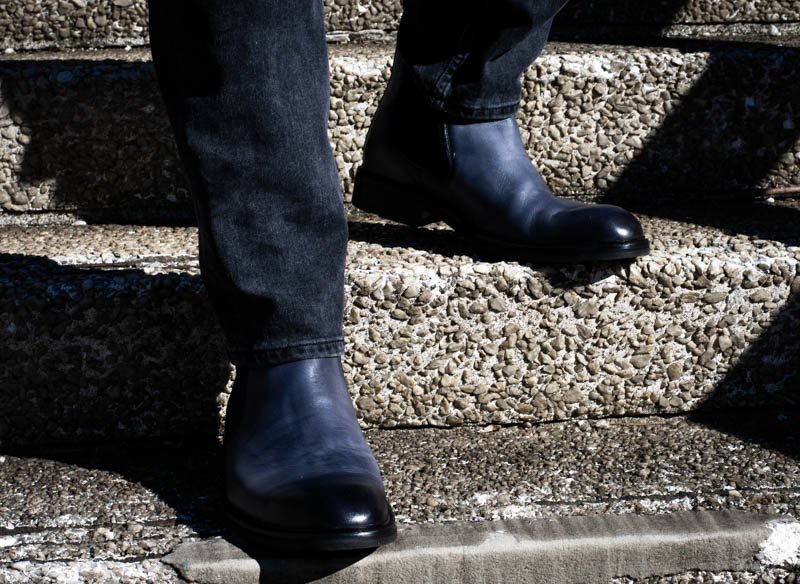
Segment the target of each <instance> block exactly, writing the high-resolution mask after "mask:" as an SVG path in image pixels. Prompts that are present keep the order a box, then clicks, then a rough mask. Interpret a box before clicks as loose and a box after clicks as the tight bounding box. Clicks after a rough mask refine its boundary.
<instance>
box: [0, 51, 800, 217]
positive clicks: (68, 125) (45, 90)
mask: <svg viewBox="0 0 800 584" xmlns="http://www.w3.org/2000/svg"><path fill="white" fill-rule="evenodd" d="M68 57H69V55H66V54H63V53H62V54H60V56H59V58H58V59H55V60H51V59H50V57H42V56H38V57H36V58H35V59H32V60H31V59H29V58H27V57H25V58H23V57H21V56H19V55H17V56H13V55H12V56H10V57H8V58H6V59H5V60H3V61H0V80H2V86H3V91H2V97H0V208H2V209H4V210H6V211H14V212H30V211H51V212H52V211H74V212H76V213H78V214H79V215H81V216H83V217H84V218H86V219H90V220H96V221H100V220H111V221H112V222H125V221H137V222H138V221H142V220H150V221H152V220H160V221H165V220H166V221H172V220H175V219H176V218H183V219H184V220H190V219H191V214H192V213H191V208H190V204H189V193H188V190H187V186H186V182H185V179H184V176H183V170H182V168H181V165H180V164H179V162H178V159H177V158H176V152H175V146H174V140H173V137H172V133H171V130H170V128H169V124H168V123H167V119H166V115H165V113H164V111H163V105H162V102H161V97H160V95H158V92H157V87H156V85H155V78H154V72H153V69H152V65H151V64H150V63H149V62H147V60H148V58H149V55H148V53H147V51H145V50H139V51H131V52H129V53H125V52H115V51H103V52H99V53H97V54H93V53H90V52H79V53H75V54H74V55H73V58H74V59H76V60H74V61H71V60H69V59H68ZM798 59H800V48H787V47H777V46H774V47H770V46H764V47H760V48H756V47H753V46H733V47H729V46H727V45H708V46H705V48H703V47H699V46H692V47H690V46H685V47H682V48H632V47H614V46H596V45H594V46H580V47H577V46H571V45H561V44H555V45H552V46H551V47H550V49H549V50H548V51H547V52H546V53H545V55H544V56H543V57H542V58H541V59H540V60H539V61H537V63H536V64H535V65H533V66H532V67H531V68H530V69H529V70H528V72H527V73H526V74H525V79H524V84H523V85H524V93H523V107H522V108H521V111H520V114H519V120H520V123H521V126H522V128H523V138H524V141H525V143H526V144H527V147H528V150H529V151H530V152H531V156H532V158H533V159H534V160H535V162H536V164H537V166H538V167H539V168H540V170H541V171H542V174H543V175H544V177H545V179H546V180H547V181H548V183H549V184H550V186H551V187H552V188H553V189H554V190H556V191H557V192H558V193H560V194H565V195H571V196H576V197H584V198H596V197H599V196H611V197H614V198H617V199H624V200H631V201H634V202H635V203H636V204H649V203H650V202H652V201H653V200H666V199H671V200H673V201H674V200H676V199H678V200H694V199H700V198H706V197H709V196H715V197H717V198H722V199H730V198H737V197H743V196H749V195H751V194H752V192H753V191H754V190H756V191H758V190H761V189H764V188H768V187H788V186H796V185H800V164H798V161H800V113H798V111H797V108H796V103H795V102H796V99H795V96H796V95H797V94H798V91H800V71H798V70H797V68H796V67H794V66H793V63H794V62H796V61H797V60H798ZM390 63H391V48H390V47H389V46H387V45H384V44H375V45H350V46H348V45H346V46H339V47H333V48H332V50H331V88H332V100H331V112H330V121H329V133H330V138H331V142H332V145H333V148H334V151H335V158H336V162H337V165H338V168H339V171H340V175H341V177H342V181H343V185H344V196H345V200H348V199H349V197H350V193H351V191H352V185H353V177H354V175H355V171H356V169H357V167H358V165H359V164H360V161H361V148H362V147H363V142H364V138H365V135H366V132H367V129H368V127H369V122H370V119H371V116H372V115H373V113H374V111H375V108H376V107H377V102H378V99H379V96H380V94H381V92H382V91H383V88H384V86H385V83H386V79H388V75H389V72H390ZM44 104H46V106H45V105H44Z"/></svg>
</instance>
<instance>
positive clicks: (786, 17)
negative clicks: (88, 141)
mask: <svg viewBox="0 0 800 584" xmlns="http://www.w3.org/2000/svg"><path fill="white" fill-rule="evenodd" d="M325 10H326V23H327V28H328V30H329V31H330V32H331V33H333V35H332V36H334V37H335V38H341V37H342V33H345V34H346V33H348V32H356V33H364V32H378V33H381V32H384V31H394V30H396V29H397V26H398V23H399V19H400V14H401V11H402V10H401V2H400V0H379V1H374V0H371V1H364V0H325ZM798 23H800V8H799V7H798V5H797V3H796V2H794V1H793V0H756V1H746V0H725V1H722V2H719V1H713V2H712V1H709V0H659V1H657V2H648V3H647V4H645V5H642V3H641V2H636V1H635V0H613V1H607V2H595V0H572V2H571V3H570V4H568V5H567V7H566V8H565V9H564V11H563V12H562V13H561V15H560V16H559V18H558V20H557V22H556V33H557V34H558V33H559V32H560V31H568V32H575V31H576V30H580V34H581V36H584V37H590V38H591V37H593V36H596V35H597V34H598V33H603V32H613V34H615V35H616V36H617V37H618V38H619V37H620V36H626V37H631V36H634V37H635V36H642V35H643V34H646V35H650V36H658V35H664V34H666V35H681V36H708V35H717V34H719V35H723V36H729V35H734V36H736V35H741V34H745V35H749V34H752V32H753V30H754V29H756V30H759V31H763V32H764V33H766V34H767V35H770V34H771V35H773V36H774V35H780V34H781V33H785V32H787V31H790V30H797V25H798ZM720 25H722V26H720ZM147 42H148V40H147V4H146V0H114V1H113V2H105V1H101V0H73V1H72V2H60V1H57V0H44V1H39V2H31V1H30V0H5V1H4V3H3V5H2V6H0V49H7V48H13V49H16V50H20V49H43V48H47V49H53V48H68V47H83V48H90V47H95V48H99V47H124V46H126V45H129V46H143V45H145V44H147Z"/></svg>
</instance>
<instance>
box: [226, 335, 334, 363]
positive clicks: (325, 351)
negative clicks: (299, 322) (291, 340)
mask: <svg viewBox="0 0 800 584" xmlns="http://www.w3.org/2000/svg"><path fill="white" fill-rule="evenodd" d="M343 353H344V339H342V338H338V339H322V340H318V341H309V342H306V343H298V344H296V345H289V346H286V347H271V348H266V349H248V350H241V349H228V359H229V360H230V362H231V363H233V364H234V365H236V366H237V367H238V366H241V365H246V366H251V367H252V366H255V367H268V366H270V365H280V364H281V363H288V362H290V361H300V360H301V359H318V358H321V357H338V356H340V355H342V354H343Z"/></svg>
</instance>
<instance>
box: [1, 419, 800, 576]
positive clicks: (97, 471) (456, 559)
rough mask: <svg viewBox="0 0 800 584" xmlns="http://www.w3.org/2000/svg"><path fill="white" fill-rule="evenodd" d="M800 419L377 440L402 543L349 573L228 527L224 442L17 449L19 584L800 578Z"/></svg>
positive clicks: (10, 568)
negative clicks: (249, 541) (262, 545)
mask: <svg viewBox="0 0 800 584" xmlns="http://www.w3.org/2000/svg"><path fill="white" fill-rule="evenodd" d="M798 423H800V418H798V412H797V411H795V412H783V413H778V414H775V413H769V412H765V411H760V410H757V409H756V410H751V411H748V412H742V413H740V414H731V413H727V414H724V415H707V416H697V415H695V416H692V417H683V416H678V417H672V418H662V417H657V416H656V417H644V418H619V419H614V420H606V421H574V420H571V421H565V422H558V423H552V424H544V425H541V426H536V427H532V428H523V427H513V428H497V429H493V430H491V431H485V429H477V428H461V429H455V430H450V431H442V430H434V429H419V430H394V431H385V430H384V431H368V432H367V437H368V439H369V440H370V442H371V444H372V447H373V450H374V451H375V453H376V457H377V459H378V462H379V464H380V466H381V470H382V472H383V476H384V480H385V483H386V486H387V491H388V493H389V497H390V500H391V501H392V505H393V507H394V510H395V513H396V515H397V518H398V522H399V525H400V537H399V541H398V543H397V544H396V545H392V546H387V547H385V548H382V549H381V550H380V552H378V553H377V554H372V555H369V556H368V557H366V558H363V559H362V556H360V555H359V556H339V557H337V558H333V559H334V560H336V559H338V560H339V563H338V564H337V565H332V564H330V563H329V562H330V561H331V558H328V559H327V560H326V559H325V558H319V557H315V558H304V557H300V558H294V559H291V558H282V557H277V556H275V555H274V554H272V555H270V554H269V553H268V552H265V551H263V550H258V549H254V548H253V546H247V545H243V543H242V541H241V540H239V539H237V538H236V536H235V534H233V533H231V532H230V531H229V530H228V528H227V524H226V522H225V520H224V516H223V513H222V502H223V495H222V491H221V487H222V481H221V480H220V476H221V475H220V463H221V460H220V447H219V445H218V443H217V442H216V441H210V442H208V443H205V442H202V441H197V440H189V441H187V442H185V443H184V442H161V441H149V442H132V443H127V444H110V443H102V444H98V445H96V446H83V447H70V448H44V449H36V450H27V451H8V450H4V451H3V454H2V457H1V458H0V485H1V486H2V489H3V493H4V497H3V505H2V506H0V525H2V535H0V543H1V544H2V546H0V579H1V580H3V581H4V582H11V583H16V582H29V581H36V582H51V581H69V582H73V581H77V582H83V581H91V580H90V578H92V577H94V578H95V580H94V581H103V580H102V578H103V577H106V578H108V579H109V580H110V579H111V578H113V576H114V575H115V574H116V575H117V577H120V578H122V581H130V582H140V581H141V582H144V581H150V582H176V581H182V580H179V579H178V575H177V574H178V573H179V574H180V575H181V576H183V577H185V578H186V579H189V580H190V581H194V582H251V581H252V582H258V581H259V580H258V577H259V576H260V577H262V578H265V577H266V576H269V581H270V582H273V581H274V582H284V581H286V582H289V581H291V582H299V581H304V582H305V581H311V580H314V581H316V578H319V577H320V576H321V572H322V573H324V574H330V578H331V579H330V580H323V581H325V582H340V581H342V582H379V581H380V582H387V581H401V578H400V577H399V576H400V575H404V576H405V578H404V579H402V581H403V582H423V581H424V582H432V581H436V582H439V581H441V582H448V583H449V582H464V583H469V582H476V581H480V582H488V581H491V582H499V581H503V582H537V583H543V582H547V583H555V582H603V583H606V582H608V583H611V582H613V583H614V584H623V583H624V584H632V583H633V582H637V583H638V582H642V583H644V582H649V583H652V584H655V583H656V582H658V583H660V584H667V583H669V584H678V583H686V582H709V583H710V582H717V583H720V582H721V583H734V582H735V583H741V584H744V583H748V584H753V583H755V582H782V583H786V584H789V583H795V582H796V579H795V576H796V575H797V574H798V570H800V524H798V522H797V519H798V518H800V443H798V434H797V432H796V428H797V424H798ZM554 540H556V541H557V543H558V545H554V544H553V542H554ZM444 542H447V543H446V545H445V544H444ZM547 542H550V544H549V545H548V544H547ZM400 555H402V556H403V557H404V559H405V562H404V563H403V564H402V565H399V564H398V560H399V559H400V558H399V557H398V556H400ZM165 556H166V557H165ZM162 558H163V560H164V563H162V562H161V561H160V560H161V559H162ZM533 558H535V559H536V562H532V559H533ZM382 565H383V566H385V567H384V570H388V575H387V573H386V572H384V573H383V576H382V577H376V576H375V575H374V572H372V570H376V569H380V566H382ZM169 566H174V567H175V568H176V569H177V573H176V572H175V571H173V569H172V568H171V567H169ZM469 566H472V568H469ZM459 569H460V570H461V572H459V574H460V575H459V576H458V577H454V576H453V572H452V571H453V570H459ZM415 570H417V571H419V570H424V571H425V572H426V574H427V577H420V575H419V572H415ZM498 570H501V572H500V573H501V574H502V573H506V574H507V577H504V578H501V577H498V576H497V574H498ZM565 570H566V572H565ZM503 571H504V572H503ZM487 573H488V574H494V576H493V577H491V578H487V577H486V576H485V575H486V574H487ZM370 574H372V577H369V575H370ZM431 574H434V575H435V576H433V577H431ZM481 574H483V575H484V577H483V579H482V580H481V579H480V578H479V577H478V576H480V575H481ZM567 574H568V575H569V577H566V578H565V577H564V576H565V575H567ZM678 575H680V577H679V576H678ZM348 576H349V578H347V577H348ZM359 576H361V577H359ZM390 576H394V577H390ZM436 576H438V577H436ZM37 577H38V578H40V579H36V578H37ZM59 577H61V578H62V580H57V578H59ZM148 577H149V578H150V580H146V578H148ZM761 577H763V578H774V580H767V579H765V580H759V578H761ZM25 578H28V579H27V580H26V579H25ZM126 578H127V579H126ZM137 578H138V579H137ZM292 578H294V579H292ZM303 578H304V579H303ZM681 578H683V579H681ZM262 581H263V579H262Z"/></svg>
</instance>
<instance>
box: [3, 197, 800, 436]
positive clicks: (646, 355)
mask: <svg viewBox="0 0 800 584" xmlns="http://www.w3.org/2000/svg"><path fill="white" fill-rule="evenodd" d="M672 211H673V210H672V209H670V212H672ZM799 214H800V207H799V206H798V205H797V204H794V205H783V206H781V205H772V206H770V205H763V206H752V207H747V208H743V209H739V210H737V209H736V208H729V209H727V210H726V214H725V216H724V217H719V215H718V213H717V212H716V210H712V211H711V212H709V213H707V214H702V213H700V212H697V213H696V214H695V215H694V216H693V217H690V218H688V219H686V220H684V221H682V222H678V221H674V220H668V219H662V218H657V217H645V218H644V224H645V228H646V231H647V233H648V234H649V237H651V239H652V241H653V253H652V255H651V256H649V257H647V258H642V259H639V260H638V261H636V262H634V263H633V264H631V265H605V264H604V265H587V266H560V267H559V266H532V265H527V264H520V263H517V262H513V261H503V260H502V256H501V255H500V254H498V253H497V252H495V251H492V250H488V249H481V248H478V247H475V246H474V245H473V244H471V243H470V242H469V241H468V239H466V238H464V237H461V236H457V235H456V234H454V233H453V232H452V231H451V230H449V229H447V228H445V227H444V226H438V225H434V226H432V227H431V228H429V229H419V230H412V229H408V228H405V227H401V226H398V225H392V224H383V223H381V222H378V221H370V220H365V219H364V218H360V217H358V216H354V218H353V221H352V222H351V224H350V234H351V241H350V244H349V259H348V264H347V273H346V309H345V334H346V342H347V346H346V354H345V358H344V359H345V369H346V373H347V378H348V381H349V383H350V386H351V388H352V392H353V397H354V399H355V403H356V406H357V409H358V412H359V416H360V418H361V420H362V421H363V423H364V424H365V425H366V426H381V427H396V426H401V427H404V426H427V425H434V426H458V425H462V424H508V423H525V422H542V421H548V420H559V419H567V418H571V417H589V418H606V417H611V416H620V415H641V414H650V413H662V414H667V413H678V412H686V411H691V410H698V409H716V408H730V407H753V406H766V405H772V406H776V407H784V406H785V407H788V406H794V405H796V404H797V403H798V400H799V399H800V395H798V394H799V390H800V377H798V375H799V374H798V371H799V370H800V354H798V352H797V347H798V345H800V337H798V334H799V331H800V327H798V320H799V319H800V247H798V245H800V240H799V239H798V237H799V235H798V230H797V225H798V217H799V216H800V215H799ZM709 225H715V226H713V227H712V226H709ZM195 239H196V231H195V229H193V228H165V227H131V226H38V227H22V228H20V227H6V228H3V229H0V339H2V343H0V346H2V347H3V351H2V359H1V360H0V441H2V443H4V444H12V443H13V444H25V443H35V442H48V441H53V440H67V441H76V440H77V441H82V440H83V441H85V440H92V439H96V438H99V437H106V438H109V437H117V438H121V437H131V436H158V435H185V434H209V435H212V434H214V432H215V431H216V429H217V423H218V412H219V410H220V409H221V408H222V407H223V406H224V403H225V400H226V397H227V393H226V387H228V386H229V378H230V374H231V372H230V371H229V368H228V365H227V362H226V360H225V357H224V353H223V346H222V339H221V336H220V333H219V330H218V328H217V325H216V322H215V320H214V318H213V316H212V314H211V312H210V308H209V305H208V302H207V299H206V296H205V294H204V291H203V287H202V284H201V279H200V277H199V274H198V269H197V261H196V255H195V245H196V244H195Z"/></svg>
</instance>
